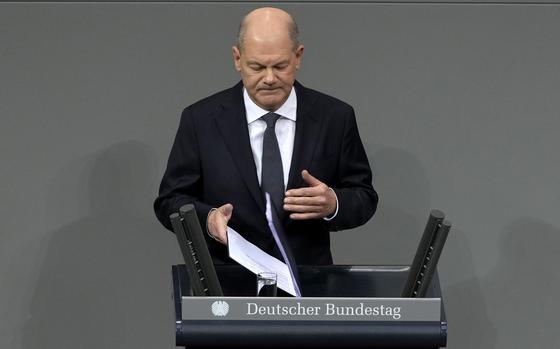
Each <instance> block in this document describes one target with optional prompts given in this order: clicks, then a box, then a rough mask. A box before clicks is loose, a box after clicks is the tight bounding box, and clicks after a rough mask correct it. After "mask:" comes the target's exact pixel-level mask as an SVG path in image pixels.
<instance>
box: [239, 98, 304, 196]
mask: <svg viewBox="0 0 560 349" xmlns="http://www.w3.org/2000/svg"><path fill="white" fill-rule="evenodd" d="M243 100H244V102H245V115H246V116H247V125H248V126H249V140H250V141H251V150H252V151H253V159H254V160H255V167H256V168H257V177H258V179H259V184H261V177H262V153H263V138H264V131H265V130H266V122H265V121H264V120H262V119H261V117H262V116H263V115H266V114H268V113H269V111H268V110H264V109H262V108H261V107H259V106H258V105H256V104H255V102H253V100H252V99H251V97H249V94H248V93H247V90H246V89H245V88H243ZM274 113H275V114H278V115H280V118H279V119H278V121H276V127H275V128H274V131H275V132H276V138H277V139H278V147H279V148H280V157H281V158H282V169H283V170H284V189H286V187H287V185H288V176H289V175H290V165H291V162H292V153H293V152H294V138H295V136H296V114H297V97H296V91H295V90H294V88H293V87H292V91H291V92H290V95H289V96H288V99H287V100H286V101H285V102H284V104H282V106H281V107H280V108H278V110H276V111H274Z"/></svg>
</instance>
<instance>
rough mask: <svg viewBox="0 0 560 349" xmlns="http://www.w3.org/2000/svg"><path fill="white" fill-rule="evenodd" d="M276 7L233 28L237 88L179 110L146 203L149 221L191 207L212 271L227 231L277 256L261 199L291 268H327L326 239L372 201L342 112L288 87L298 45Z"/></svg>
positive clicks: (354, 132) (362, 214) (364, 166)
mask: <svg viewBox="0 0 560 349" xmlns="http://www.w3.org/2000/svg"><path fill="white" fill-rule="evenodd" d="M297 36H298V29H297V25H296V23H295V22H294V20H293V19H292V17H291V16H290V15H289V14H288V13H286V12H284V11H282V10H279V9H275V8H260V9H257V10H254V11H252V12H251V13H249V14H248V15H247V16H246V17H245V18H244V19H243V21H242V23H241V26H240V29H239V34H238V42H237V45H236V46H234V47H233V48H232V53H233V61H234V65H235V69H236V70H237V71H238V72H239V73H240V75H241V78H242V82H240V83H238V84H237V85H236V86H234V87H233V88H230V89H227V90H224V91H222V92H219V93H217V94H215V95H213V96H210V97H208V98H205V99H203V100H201V101H199V102H197V103H195V104H193V105H191V106H189V107H187V108H186V109H185V110H184V111H183V113H182V116H181V122H180V125H179V130H178V132H177V136H176V138H175V142H174V144H173V148H172V150H171V154H170V156H169V161H168V164H167V169H166V172H165V174H164V177H163V179H162V182H161V186H160V192H159V197H158V198H157V199H156V201H155V203H154V208H155V211H156V215H157V217H158V219H159V220H160V221H161V222H162V224H163V225H165V226H166V227H167V228H168V229H171V225H170V221H169V215H170V214H171V213H173V212H177V211H178V210H179V208H180V207H181V206H182V205H184V204H187V203H192V204H194V205H195V208H196V212H197V215H198V218H199V220H200V222H201V225H202V227H203V229H204V227H206V230H207V232H208V237H207V241H208V244H209V249H210V252H211V254H212V257H213V259H214V261H215V263H234V262H233V261H232V260H231V259H229V257H228V256H227V248H226V246H227V234H226V229H227V226H230V227H232V228H233V229H235V230H236V231H238V232H239V233H240V234H242V235H243V236H244V237H245V238H246V239H248V240H249V241H250V242H252V243H253V244H255V245H257V246H258V247H260V248H261V249H263V250H264V251H265V252H268V253H270V254H272V255H275V256H276V257H279V258H280V259H281V257H280V254H279V251H278V246H277V245H276V243H275V240H274V238H273V236H272V234H271V231H270V229H269V226H268V221H267V218H266V216H265V199H264V193H265V192H266V193H269V194H270V197H271V201H272V206H273V208H274V209H275V212H277V213H278V217H279V219H280V221H281V222H282V226H283V230H284V231H285V235H286V236H285V238H286V239H287V243H288V244H289V246H290V248H291V250H292V252H293V256H294V258H295V260H296V262H297V264H304V265H320V264H332V256H331V252H330V240H329V231H331V230H340V229H349V228H353V227H356V226H359V225H361V224H364V223H365V222H366V221H367V220H368V219H369V218H371V216H372V215H373V213H374V212H375V209H376V206H377V200H378V199H377V193H376V192H375V190H374V189H373V187H372V185H371V170H370V167H369V163H368V160H367V157H366V154H365V151H364V148H363V145H362V142H361V140H360V136H359V134H358V129H357V125H356V120H355V116H354V111H353V109H352V107H350V106H349V105H347V104H345V103H343V102H341V101H339V100H337V99H335V98H333V97H330V96H327V95H324V94H322V93H319V92H317V91H314V90H311V89H308V88H305V87H304V86H302V85H301V84H299V83H298V82H297V81H296V80H295V77H296V73H297V71H298V69H299V67H300V64H301V59H302V56H303V51H304V47H303V45H301V44H300V43H299V41H298V37H297Z"/></svg>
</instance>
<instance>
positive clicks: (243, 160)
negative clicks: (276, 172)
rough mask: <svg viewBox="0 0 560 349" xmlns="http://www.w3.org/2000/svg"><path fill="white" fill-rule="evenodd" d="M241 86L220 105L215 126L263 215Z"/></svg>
mask: <svg viewBox="0 0 560 349" xmlns="http://www.w3.org/2000/svg"><path fill="white" fill-rule="evenodd" d="M242 88H243V84H242V83H239V84H237V85H236V86H235V87H233V88H232V95H231V99H230V100H229V101H225V102H224V103H223V104H222V107H223V111H222V114H221V115H220V117H218V118H216V124H217V126H218V129H219V130H220V134H221V135H222V138H223V140H224V142H225V143H226V146H227V148H228V150H229V152H230V154H231V158H232V159H233V162H234V163H235V165H236V167H237V170H238V171H239V174H240V175H241V178H243V181H244V182H245V185H246V186H247V190H248V191H249V192H250V193H251V196H252V197H253V199H254V200H255V202H256V203H257V205H258V206H259V208H260V209H261V211H262V213H263V214H264V213H265V203H264V199H263V197H262V193H261V190H260V186H259V180H258V178H257V169H256V167H255V160H254V159H253V153H252V150H251V143H250V141H249V129H248V126H247V118H246V117H245V104H244V102H243V89H242Z"/></svg>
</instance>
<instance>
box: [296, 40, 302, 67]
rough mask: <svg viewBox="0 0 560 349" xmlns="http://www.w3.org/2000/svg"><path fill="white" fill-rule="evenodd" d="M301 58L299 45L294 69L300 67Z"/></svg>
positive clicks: (300, 46)
mask: <svg viewBox="0 0 560 349" xmlns="http://www.w3.org/2000/svg"><path fill="white" fill-rule="evenodd" d="M301 57H303V45H299V46H298V48H297V49H296V69H299V66H300V65H301Z"/></svg>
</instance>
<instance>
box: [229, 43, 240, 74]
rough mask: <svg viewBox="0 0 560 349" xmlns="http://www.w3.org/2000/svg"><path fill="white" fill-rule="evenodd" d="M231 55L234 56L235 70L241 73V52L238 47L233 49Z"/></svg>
mask: <svg viewBox="0 0 560 349" xmlns="http://www.w3.org/2000/svg"><path fill="white" fill-rule="evenodd" d="M231 53H232V55H233V64H234V65H235V70H237V71H238V72H241V52H239V48H238V47H237V46H233V47H232V48H231Z"/></svg>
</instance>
